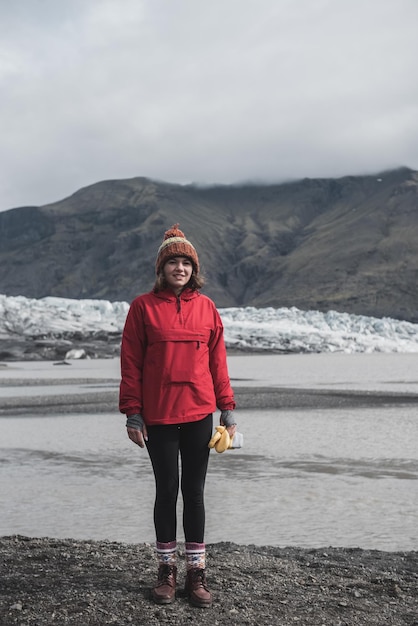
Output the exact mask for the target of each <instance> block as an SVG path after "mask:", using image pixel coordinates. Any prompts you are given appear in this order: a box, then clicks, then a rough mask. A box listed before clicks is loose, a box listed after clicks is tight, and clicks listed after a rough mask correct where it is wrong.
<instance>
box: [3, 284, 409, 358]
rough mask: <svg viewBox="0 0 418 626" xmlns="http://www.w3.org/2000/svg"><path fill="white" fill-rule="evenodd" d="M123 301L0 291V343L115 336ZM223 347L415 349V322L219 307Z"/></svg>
mask: <svg viewBox="0 0 418 626" xmlns="http://www.w3.org/2000/svg"><path fill="white" fill-rule="evenodd" d="M128 310H129V303H127V302H109V301H107V300H92V299H85V300H75V299H67V298H58V297H45V298H40V299H33V298H32V299H31V298H26V297H24V296H6V295H2V294H0V341H1V340H2V339H3V340H5V339H8V340H10V339H13V338H20V339H22V338H24V339H25V338H27V339H34V338H49V339H50V340H54V339H58V338H62V337H65V338H67V339H68V338H71V337H72V336H75V335H76V336H77V337H78V339H79V340H80V338H81V339H82V338H83V337H85V338H86V339H87V338H89V337H92V336H94V335H97V334H102V335H110V336H118V335H120V333H121V332H122V330H123V325H124V323H125V319H126V315H127V312H128ZM219 313H220V315H221V318H222V322H223V324H224V328H225V342H226V345H227V348H229V349H237V350H242V351H245V352H267V353H268V352H271V353H281V352H282V353H320V352H345V353H355V352H357V353H359V352H360V353H371V352H388V353H389V352H418V324H414V323H411V322H407V321H402V320H396V319H392V318H374V317H367V316H363V315H353V314H349V313H339V312H336V311H328V312H325V313H323V312H320V311H302V310H300V309H297V308H294V307H291V308H286V307H282V308H272V307H268V308H255V307H230V308H221V309H219Z"/></svg>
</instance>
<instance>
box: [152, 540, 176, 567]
mask: <svg viewBox="0 0 418 626" xmlns="http://www.w3.org/2000/svg"><path fill="white" fill-rule="evenodd" d="M176 550H177V542H176V541H169V542H168V543H163V542H162V541H156V543H155V552H156V554H157V559H158V564H159V565H175V564H176Z"/></svg>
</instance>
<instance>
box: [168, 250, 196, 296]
mask: <svg viewBox="0 0 418 626" xmlns="http://www.w3.org/2000/svg"><path fill="white" fill-rule="evenodd" d="M192 272H193V264H192V262H191V260H190V259H189V258H188V257H186V256H175V257H173V258H172V259H169V260H168V261H167V263H166V264H165V265H164V268H163V274H164V278H165V280H166V282H167V284H168V286H169V287H170V289H172V290H173V291H174V292H175V293H176V294H179V293H180V291H181V290H182V289H183V287H185V286H186V285H187V283H188V282H189V280H190V278H191V275H192Z"/></svg>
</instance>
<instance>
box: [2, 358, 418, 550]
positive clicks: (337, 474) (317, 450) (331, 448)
mask: <svg viewBox="0 0 418 626" xmlns="http://www.w3.org/2000/svg"><path fill="white" fill-rule="evenodd" d="M229 360H230V371H231V376H232V377H233V378H234V380H235V384H236V385H244V384H249V385H251V384H255V382H256V383H257V384H269V385H276V386H277V385H278V384H280V383H281V384H283V385H285V386H294V387H300V388H308V387H310V388H331V389H336V388H344V389H353V390H363V391H364V390H375V391H378V392H383V391H397V392H399V391H403V392H408V393H411V392H413V393H416V392H417V388H418V381H417V378H416V376H415V372H416V371H417V366H418V355H399V354H397V355H291V356H276V357H274V356H265V357H263V356H257V357H248V356H244V357H240V356H237V357H232V358H230V359H229ZM48 368H49V369H48ZM64 370H65V371H64ZM68 370H70V371H68ZM2 376H3V378H10V377H12V378H13V377H16V378H19V379H20V380H22V379H25V378H27V379H28V380H29V379H30V378H31V377H32V378H33V377H35V378H36V379H37V380H38V382H39V381H40V380H41V381H42V384H41V385H38V387H37V391H36V392H37V393H39V394H50V393H60V392H62V391H63V390H65V392H66V393H67V392H68V388H70V387H71V385H68V384H67V383H68V379H69V378H71V377H74V378H76V379H77V380H80V379H82V378H83V376H85V377H86V378H91V377H95V378H97V380H98V382H100V379H103V380H104V379H107V380H108V381H109V378H110V379H112V378H113V377H117V376H118V370H117V364H116V363H115V362H110V363H109V362H101V363H100V362H94V361H92V362H90V363H88V362H82V363H81V362H80V363H74V365H73V368H58V369H57V368H55V369H53V368H51V364H45V363H35V364H28V363H26V364H20V365H19V364H17V365H13V366H12V367H10V368H9V370H8V372H2ZM57 377H63V384H62V385H61V384H60V383H59V381H58V384H57V380H56V379H57ZM49 378H54V379H55V381H54V383H55V384H54V385H51V386H48V379H49ZM115 380H116V378H115ZM110 384H111V383H110ZM61 387H62V389H61ZM79 387H80V385H79V383H78V382H77V384H75V385H73V388H74V391H79V390H80V388H79ZM94 389H95V390H97V386H94ZM0 392H1V393H0V401H1V396H3V397H8V396H10V395H11V394H16V388H15V389H14V390H13V388H12V387H7V385H6V386H3V388H0ZM19 393H21V394H22V395H25V394H27V393H30V394H33V393H34V387H33V386H32V387H31V388H30V389H29V388H28V387H21V388H19ZM237 417H238V421H239V430H240V431H241V432H243V434H244V437H245V446H244V448H242V449H241V450H233V451H232V450H230V451H227V452H225V453H224V454H217V453H216V452H215V451H212V452H211V459H210V465H209V473H208V478H207V486H206V508H207V526H206V541H207V543H212V542H218V541H234V542H236V543H242V544H250V543H254V544H258V545H275V546H290V545H295V546H301V547H323V546H330V545H332V546H345V547H362V548H376V549H381V550H390V551H391V550H416V549H417V548H418V488H417V487H418V483H417V480H418V445H417V444H418V416H417V406H414V405H406V404H405V405H403V404H402V403H401V401H400V404H399V406H395V405H393V404H391V405H390V406H389V405H388V406H383V407H377V406H375V407H374V406H371V407H370V408H364V409H358V408H356V409H354V408H353V409H350V408H345V409H338V410H331V409H327V410H318V409H315V408H314V407H313V408H312V409H311V410H306V409H305V410H280V411H270V410H269V411H267V410H266V411H244V410H241V411H238V412H237ZM216 419H217V416H216ZM153 500H154V483H153V476H152V472H151V467H150V462H149V459H148V454H147V452H146V450H141V449H139V448H137V447H136V446H134V445H133V444H132V443H131V442H130V441H129V439H128V438H127V436H126V434H125V428H124V418H123V416H121V415H119V414H118V413H116V412H115V413H113V414H110V413H108V414H102V415H91V414H77V415H50V416H46V417H31V416H19V417H2V418H1V419H0V501H1V503H2V505H1V516H0V535H9V534H15V533H18V534H23V535H28V536H36V537H40V536H49V537H59V538H66V537H72V538H75V539H109V540H114V541H123V542H148V541H149V542H152V541H153V540H154V530H153V525H152V509H153ZM180 502H181V497H180ZM180 513H181V504H180V503H179V520H181V517H180ZM178 539H179V541H182V540H183V539H184V538H183V535H182V530H181V523H179V536H178Z"/></svg>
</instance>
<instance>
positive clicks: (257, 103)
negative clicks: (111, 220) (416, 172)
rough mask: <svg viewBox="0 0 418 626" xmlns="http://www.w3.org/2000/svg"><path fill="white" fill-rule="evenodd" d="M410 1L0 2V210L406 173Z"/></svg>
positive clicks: (415, 125) (413, 113) (417, 145)
mask: <svg viewBox="0 0 418 626" xmlns="http://www.w3.org/2000/svg"><path fill="white" fill-rule="evenodd" d="M417 25H418V2H417V0H205V1H203V0H67V1H65V2H58V1H57V0H14V1H13V2H11V1H9V0H0V35H1V36H0V85H1V97H0V130H1V137H0V166H1V177H0V210H5V209H9V208H13V207H17V206H22V205H28V204H32V205H40V204H46V203H48V202H53V201H56V200H60V199H62V198H64V197H66V196H68V195H70V194H72V193H73V192H75V191H76V190H77V189H79V188H80V187H84V186H86V185H89V184H92V183H95V182H98V181H100V180H106V179H114V178H130V177H133V176H147V177H150V178H155V179H159V180H165V181H170V182H177V183H189V182H196V183H202V184H211V183H235V182H242V181H248V180H253V181H266V182H276V181H283V180H289V179H295V178H303V177H336V176H343V175H346V174H362V173H376V172H379V171H382V170H384V169H388V168H392V167H398V166H401V165H406V166H409V167H412V168H416V169H418V81H417V78H416V76H417V70H416V63H417V59H418V37H417Z"/></svg>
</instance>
